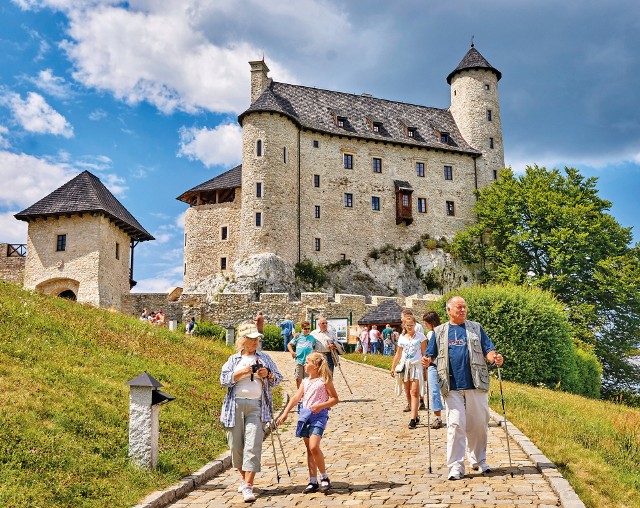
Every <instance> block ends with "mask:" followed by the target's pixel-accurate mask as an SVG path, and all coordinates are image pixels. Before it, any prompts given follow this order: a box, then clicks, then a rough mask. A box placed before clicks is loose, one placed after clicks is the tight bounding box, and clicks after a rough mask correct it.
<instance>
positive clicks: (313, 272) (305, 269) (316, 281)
mask: <svg viewBox="0 0 640 508" xmlns="http://www.w3.org/2000/svg"><path fill="white" fill-rule="evenodd" d="M293 273H294V274H295V276H296V279H298V280H299V281H300V282H301V283H302V284H303V285H304V288H305V289H306V290H311V291H317V290H319V289H322V287H323V286H324V285H325V284H326V283H327V282H328V281H329V277H328V276H327V272H326V271H325V269H324V266H322V265H321V264H315V263H314V262H313V261H311V260H310V259H303V260H302V261H300V262H299V263H296V266H295V267H294V268H293Z"/></svg>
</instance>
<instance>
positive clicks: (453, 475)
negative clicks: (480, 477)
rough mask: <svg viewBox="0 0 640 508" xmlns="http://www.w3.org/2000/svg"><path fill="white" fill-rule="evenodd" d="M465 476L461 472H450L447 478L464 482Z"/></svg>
mask: <svg viewBox="0 0 640 508" xmlns="http://www.w3.org/2000/svg"><path fill="white" fill-rule="evenodd" d="M463 476H464V475H463V474H462V473H461V472H460V471H456V470H452V471H449V476H448V477H447V480H462V477H463Z"/></svg>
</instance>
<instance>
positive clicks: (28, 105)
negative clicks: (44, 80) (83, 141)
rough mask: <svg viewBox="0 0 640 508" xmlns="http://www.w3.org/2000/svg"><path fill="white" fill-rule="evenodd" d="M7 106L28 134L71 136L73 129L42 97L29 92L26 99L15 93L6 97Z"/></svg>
mask: <svg viewBox="0 0 640 508" xmlns="http://www.w3.org/2000/svg"><path fill="white" fill-rule="evenodd" d="M8 101H9V105H10V107H11V110H12V112H13V116H14V117H15V119H16V120H17V121H18V122H19V123H20V125H21V126H22V127H23V128H24V129H25V130H27V131H29V132H36V133H39V134H55V135H58V136H64V137H65V138H70V137H71V136H73V127H72V126H71V124H69V122H67V120H66V119H65V117H64V116H62V115H61V114H60V113H58V112H57V111H56V110H55V109H53V108H52V107H51V106H49V104H47V101H45V100H44V97H42V95H40V94H37V93H35V92H29V93H28V94H27V98H26V99H25V100H22V97H20V95H18V94H16V93H12V94H10V95H9V96H8Z"/></svg>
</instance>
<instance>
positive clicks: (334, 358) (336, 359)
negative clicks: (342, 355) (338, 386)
mask: <svg viewBox="0 0 640 508" xmlns="http://www.w3.org/2000/svg"><path fill="white" fill-rule="evenodd" d="M331 358H333V364H334V365H337V366H338V370H339V371H340V374H342V379H344V384H346V385H347V388H349V392H351V395H353V390H352V389H351V387H350V386H349V383H348V381H347V377H346V376H345V375H344V372H342V366H341V365H340V360H339V359H338V355H337V354H336V352H335V350H333V349H332V350H331Z"/></svg>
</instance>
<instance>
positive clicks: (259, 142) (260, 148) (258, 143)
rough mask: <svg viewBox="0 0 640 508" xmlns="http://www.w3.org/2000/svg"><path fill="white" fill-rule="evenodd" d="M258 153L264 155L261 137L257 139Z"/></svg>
mask: <svg viewBox="0 0 640 508" xmlns="http://www.w3.org/2000/svg"><path fill="white" fill-rule="evenodd" d="M256 155H257V156H258V157H262V140H261V139H259V140H258V141H256Z"/></svg>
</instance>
